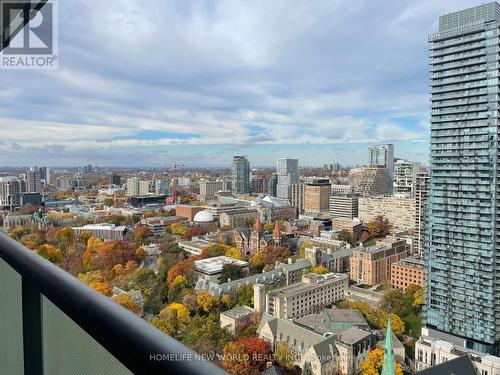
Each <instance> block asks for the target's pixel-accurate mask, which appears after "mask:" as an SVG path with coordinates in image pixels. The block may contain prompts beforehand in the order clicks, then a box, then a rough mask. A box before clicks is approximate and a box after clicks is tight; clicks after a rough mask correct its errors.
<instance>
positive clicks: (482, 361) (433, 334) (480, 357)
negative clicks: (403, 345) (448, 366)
mask: <svg viewBox="0 0 500 375" xmlns="http://www.w3.org/2000/svg"><path fill="white" fill-rule="evenodd" d="M467 341H468V340H467V339H466V338H459V337H457V336H452V335H448V334H445V333H443V332H437V331H435V330H432V329H430V328H427V327H422V335H421V336H420V338H419V339H418V341H417V342H416V343H415V368H416V369H417V370H425V369H429V371H428V372H426V371H422V373H421V374H422V375H424V374H429V375H430V374H439V375H441V374H446V373H445V372H439V371H438V372H433V371H430V370H431V369H432V368H433V367H434V366H436V369H437V370H441V367H440V366H441V365H442V364H443V363H447V362H449V361H454V360H456V359H457V358H464V359H465V358H467V357H469V359H470V360H471V361H472V364H473V368H475V370H476V374H477V375H498V374H500V358H499V357H496V356H493V355H491V354H487V353H482V352H478V351H475V350H473V349H471V348H468V347H467ZM462 365H463V366H464V367H461V368H457V370H458V372H456V374H457V375H458V374H468V373H470V372H466V369H468V368H470V366H469V363H467V361H465V362H464V363H463V364H462ZM418 374H420V372H418Z"/></svg>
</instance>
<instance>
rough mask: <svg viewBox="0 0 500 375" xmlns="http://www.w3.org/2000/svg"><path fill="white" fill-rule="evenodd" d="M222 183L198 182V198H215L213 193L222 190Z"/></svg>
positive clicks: (223, 187) (219, 181)
mask: <svg viewBox="0 0 500 375" xmlns="http://www.w3.org/2000/svg"><path fill="white" fill-rule="evenodd" d="M224 189H225V186H224V181H222V180H216V181H205V180H202V181H200V198H201V199H202V200H207V199H211V198H214V197H215V193H217V192H219V191H221V190H224Z"/></svg>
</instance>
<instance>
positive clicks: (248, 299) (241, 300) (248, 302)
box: [236, 284, 253, 306]
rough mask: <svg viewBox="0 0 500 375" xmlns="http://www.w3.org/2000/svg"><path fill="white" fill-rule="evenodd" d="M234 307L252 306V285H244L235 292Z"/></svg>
mask: <svg viewBox="0 0 500 375" xmlns="http://www.w3.org/2000/svg"><path fill="white" fill-rule="evenodd" d="M236 305H238V306H253V284H244V285H242V286H240V287H239V288H238V289H237V290H236Z"/></svg>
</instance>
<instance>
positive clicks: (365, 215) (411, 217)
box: [359, 196, 417, 233]
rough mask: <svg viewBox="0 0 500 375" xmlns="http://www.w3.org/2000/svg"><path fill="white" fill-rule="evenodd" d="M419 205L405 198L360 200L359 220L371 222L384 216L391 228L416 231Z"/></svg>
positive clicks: (392, 197) (413, 199) (411, 199)
mask: <svg viewBox="0 0 500 375" xmlns="http://www.w3.org/2000/svg"><path fill="white" fill-rule="evenodd" d="M416 210H417V204H416V200H415V198H407V197H404V196H386V197H371V198H359V218H360V219H361V220H363V221H370V220H372V219H374V218H376V217H377V216H380V215H382V216H384V217H385V218H387V219H388V220H389V223H390V224H391V226H392V227H393V228H395V229H399V230H408V231H411V232H412V233H414V232H415V230H416V220H417V219H416V217H417V212H416Z"/></svg>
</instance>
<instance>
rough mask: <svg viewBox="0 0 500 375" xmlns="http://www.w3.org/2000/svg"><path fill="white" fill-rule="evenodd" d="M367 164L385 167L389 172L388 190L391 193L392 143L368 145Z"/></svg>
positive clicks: (392, 170) (392, 171) (392, 169)
mask: <svg viewBox="0 0 500 375" xmlns="http://www.w3.org/2000/svg"><path fill="white" fill-rule="evenodd" d="M368 165H369V166H370V167H383V168H387V171H388V173H389V176H388V182H389V192H390V193H392V180H393V173H394V145H392V144H380V145H373V146H369V147H368Z"/></svg>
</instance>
